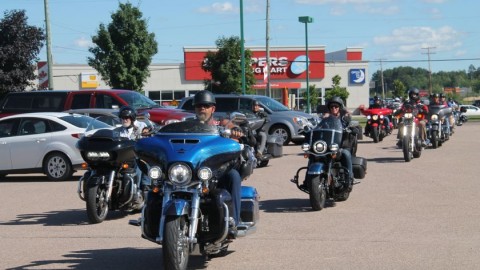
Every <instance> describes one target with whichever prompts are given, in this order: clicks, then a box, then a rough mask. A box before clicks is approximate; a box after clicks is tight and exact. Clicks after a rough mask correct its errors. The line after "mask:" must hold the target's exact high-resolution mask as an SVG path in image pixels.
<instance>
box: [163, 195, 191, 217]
mask: <svg viewBox="0 0 480 270" xmlns="http://www.w3.org/2000/svg"><path fill="white" fill-rule="evenodd" d="M163 209H164V211H165V212H164V216H183V215H188V214H189V213H190V202H189V201H187V200H184V199H172V200H170V201H168V202H166V203H165V206H164V207H163Z"/></svg>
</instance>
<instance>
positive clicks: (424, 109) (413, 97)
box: [395, 88, 428, 147]
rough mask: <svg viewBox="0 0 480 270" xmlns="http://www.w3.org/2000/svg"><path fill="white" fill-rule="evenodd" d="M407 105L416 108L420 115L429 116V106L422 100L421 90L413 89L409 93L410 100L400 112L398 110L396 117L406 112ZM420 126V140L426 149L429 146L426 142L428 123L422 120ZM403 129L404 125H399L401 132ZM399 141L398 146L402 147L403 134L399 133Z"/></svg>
mask: <svg viewBox="0 0 480 270" xmlns="http://www.w3.org/2000/svg"><path fill="white" fill-rule="evenodd" d="M407 104H409V105H413V106H416V107H417V108H418V110H419V112H420V113H423V114H428V106H426V105H425V104H423V103H422V101H421V100H420V90H418V89H417V88H412V89H410V90H409V91H408V100H407V101H405V102H404V103H403V105H402V107H401V108H400V110H398V111H397V112H396V113H395V114H396V115H400V114H403V113H404V110H405V105H407ZM418 124H419V125H418V129H419V133H420V134H419V137H420V140H422V146H423V147H425V146H427V141H426V139H427V128H426V125H427V122H426V120H425V119H421V120H420V121H419V122H418ZM402 127H403V123H399V124H398V129H399V130H401V129H402ZM397 139H398V142H397V146H398V147H401V145H402V138H401V132H398V134H397Z"/></svg>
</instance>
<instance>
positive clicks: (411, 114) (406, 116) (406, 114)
mask: <svg viewBox="0 0 480 270" xmlns="http://www.w3.org/2000/svg"><path fill="white" fill-rule="evenodd" d="M403 116H404V117H405V118H406V119H410V118H413V113H405V114H404V115H403Z"/></svg>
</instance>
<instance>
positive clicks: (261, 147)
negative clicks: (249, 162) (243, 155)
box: [253, 100, 269, 158]
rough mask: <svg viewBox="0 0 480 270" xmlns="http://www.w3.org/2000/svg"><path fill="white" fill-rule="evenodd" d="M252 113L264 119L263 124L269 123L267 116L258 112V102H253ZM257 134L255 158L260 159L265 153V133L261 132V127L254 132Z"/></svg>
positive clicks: (260, 111) (261, 111) (262, 112)
mask: <svg viewBox="0 0 480 270" xmlns="http://www.w3.org/2000/svg"><path fill="white" fill-rule="evenodd" d="M253 113H254V114H255V115H256V116H257V117H258V118H266V120H265V123H267V122H268V121H269V118H268V114H267V113H266V112H264V111H263V110H260V102H258V101H257V100H254V101H253ZM255 132H256V133H257V136H256V138H257V147H256V148H257V153H256V155H257V158H261V157H262V155H263V151H265V146H266V145H267V133H266V132H265V131H264V130H263V126H262V127H261V128H259V129H257V130H256V131H255Z"/></svg>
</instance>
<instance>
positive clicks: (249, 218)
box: [240, 186, 260, 226]
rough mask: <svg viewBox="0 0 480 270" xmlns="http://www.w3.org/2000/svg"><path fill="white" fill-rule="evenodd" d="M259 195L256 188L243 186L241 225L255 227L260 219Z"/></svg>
mask: <svg viewBox="0 0 480 270" xmlns="http://www.w3.org/2000/svg"><path fill="white" fill-rule="evenodd" d="M259 197H260V196H259V195H258V193H257V190H256V189H255V188H254V187H249V186H242V202H241V211H240V219H241V223H243V224H246V225H249V226H254V225H255V224H256V223H257V221H258V218H259Z"/></svg>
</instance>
